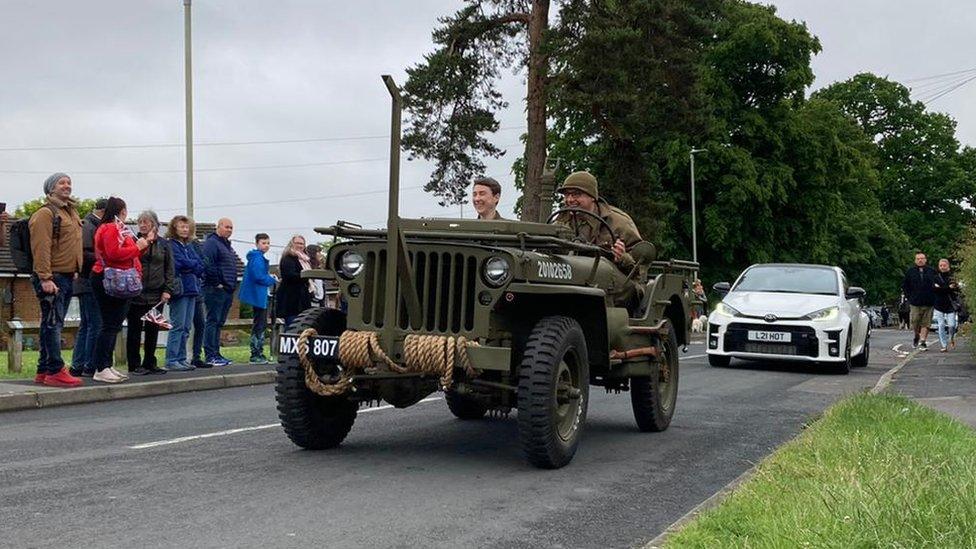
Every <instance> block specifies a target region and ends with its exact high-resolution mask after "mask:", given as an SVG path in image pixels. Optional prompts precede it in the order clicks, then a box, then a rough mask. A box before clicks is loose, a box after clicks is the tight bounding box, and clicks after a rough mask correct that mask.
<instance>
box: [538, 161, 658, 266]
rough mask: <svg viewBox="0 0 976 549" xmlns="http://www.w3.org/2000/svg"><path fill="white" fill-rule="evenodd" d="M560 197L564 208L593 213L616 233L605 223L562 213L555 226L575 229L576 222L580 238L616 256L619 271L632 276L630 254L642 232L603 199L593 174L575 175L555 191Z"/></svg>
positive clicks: (623, 213)
mask: <svg viewBox="0 0 976 549" xmlns="http://www.w3.org/2000/svg"><path fill="white" fill-rule="evenodd" d="M556 192H557V193H561V194H562V195H563V199H564V203H565V207H567V208H579V209H581V210H587V211H590V212H593V214H595V215H598V216H600V217H601V218H603V220H604V221H606V222H607V224H608V225H609V226H610V228H611V229H613V234H612V235H611V234H610V232H609V231H607V229H606V227H604V226H603V224H602V223H600V222H599V221H597V220H596V219H594V218H593V217H592V216H589V215H579V214H573V213H571V212H563V213H562V214H560V215H559V216H558V217H556V219H555V222H556V223H560V224H563V225H568V226H570V227H572V226H573V225H574V221H573V220H572V217H574V216H575V217H576V220H575V222H576V223H579V236H580V238H581V239H582V240H583V241H584V242H587V243H589V244H596V245H597V246H601V247H603V248H607V249H608V250H610V251H612V252H613V261H614V262H615V263H616V264H617V267H618V268H619V269H620V270H621V271H623V272H625V273H630V271H631V269H632V268H633V267H634V258H633V257H631V255H630V253H629V252H628V251H627V250H629V249H630V248H632V247H633V246H634V244H637V243H638V242H640V241H641V235H640V232H638V230H637V226H636V225H634V220H633V219H631V218H630V216H629V215H627V213H626V212H624V211H623V210H621V209H619V208H615V207H613V206H611V205H610V204H608V203H607V201H606V200H603V199H602V198H600V193H599V191H598V189H597V183H596V178H595V177H593V174H591V173H590V172H574V173H571V174H569V177H567V178H566V180H565V181H563V184H562V186H560V187H559V188H558V189H556Z"/></svg>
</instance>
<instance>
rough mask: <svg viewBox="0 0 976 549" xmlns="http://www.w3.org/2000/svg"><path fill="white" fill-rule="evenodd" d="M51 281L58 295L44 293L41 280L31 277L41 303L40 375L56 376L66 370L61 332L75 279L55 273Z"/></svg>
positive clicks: (38, 367) (38, 371) (38, 370)
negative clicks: (62, 352)
mask: <svg viewBox="0 0 976 549" xmlns="http://www.w3.org/2000/svg"><path fill="white" fill-rule="evenodd" d="M51 279H52V280H53V281H54V284H55V285H56V286H57V287H58V293H56V294H46V293H44V292H43V291H42V290H41V279H39V278H37V275H31V283H32V284H33V285H34V293H35V294H36V295H37V299H38V301H40V302H41V330H40V332H41V333H40V338H39V340H40V341H39V345H40V348H41V353H40V357H39V358H38V360H37V373H39V374H56V373H58V372H60V371H61V369H62V368H64V359H62V358H61V330H62V329H63V328H64V315H66V314H67V313H68V303H70V302H71V285H72V281H73V277H71V276H68V275H64V274H57V273H55V274H54V275H53V276H52V277H51Z"/></svg>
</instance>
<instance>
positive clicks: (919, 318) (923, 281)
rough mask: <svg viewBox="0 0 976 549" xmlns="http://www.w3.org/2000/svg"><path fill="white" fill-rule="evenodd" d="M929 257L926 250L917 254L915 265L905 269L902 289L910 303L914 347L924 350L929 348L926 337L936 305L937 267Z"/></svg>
mask: <svg viewBox="0 0 976 549" xmlns="http://www.w3.org/2000/svg"><path fill="white" fill-rule="evenodd" d="M927 263H928V258H926V256H925V253H924V252H917V253H916V254H915V265H913V266H912V267H909V269H908V270H907V271H905V278H904V280H902V283H901V289H902V291H903V292H904V294H905V297H906V298H908V303H909V304H910V312H909V316H910V321H911V325H912V331H913V332H914V333H915V339H914V340H913V342H912V345H913V346H914V347H918V348H919V349H921V350H923V351H927V350H928V345H927V344H926V343H925V339H926V338H927V337H928V335H929V326H930V325H931V324H932V312H933V307H934V306H935V269H933V268H932V267H929V266H928V265H927Z"/></svg>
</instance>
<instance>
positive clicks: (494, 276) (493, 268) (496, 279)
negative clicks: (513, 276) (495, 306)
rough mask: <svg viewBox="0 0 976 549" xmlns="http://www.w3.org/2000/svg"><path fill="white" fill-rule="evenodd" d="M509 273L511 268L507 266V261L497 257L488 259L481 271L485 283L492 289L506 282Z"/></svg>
mask: <svg viewBox="0 0 976 549" xmlns="http://www.w3.org/2000/svg"><path fill="white" fill-rule="evenodd" d="M510 271H511V266H510V265H509V264H508V260H507V259H505V258H504V257H498V256H495V257H490V258H488V261H485V266H484V268H483V269H482V273H483V274H484V278H485V282H486V283H488V285H489V286H491V287H493V288H497V287H499V286H501V285H502V284H504V283H505V281H506V280H508V274H509V272H510Z"/></svg>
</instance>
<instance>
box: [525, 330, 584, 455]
mask: <svg viewBox="0 0 976 549" xmlns="http://www.w3.org/2000/svg"><path fill="white" fill-rule="evenodd" d="M589 389H590V366H589V362H588V359H587V354H586V338H585V337H584V336H583V329H582V328H581V327H580V325H579V323H578V322H577V321H576V320H575V319H572V318H569V317H565V316H548V317H545V318H543V319H541V320H539V322H537V323H536V325H535V327H534V328H533V329H532V332H531V333H530V334H529V338H528V340H527V341H526V342H525V351H524V353H523V355H522V363H521V366H520V368H519V386H518V398H517V400H518V430H519V439H520V440H521V443H522V450H523V451H524V452H525V457H526V458H527V459H528V461H529V463H531V464H532V465H535V466H536V467H541V468H544V469H558V468H559V467H562V466H563V465H566V464H567V463H569V462H570V460H572V459H573V456H574V455H575V454H576V448H577V446H578V445H579V439H580V434H581V432H582V430H583V425H584V424H585V423H586V407H587V404H588V401H589V394H590V393H589Z"/></svg>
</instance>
